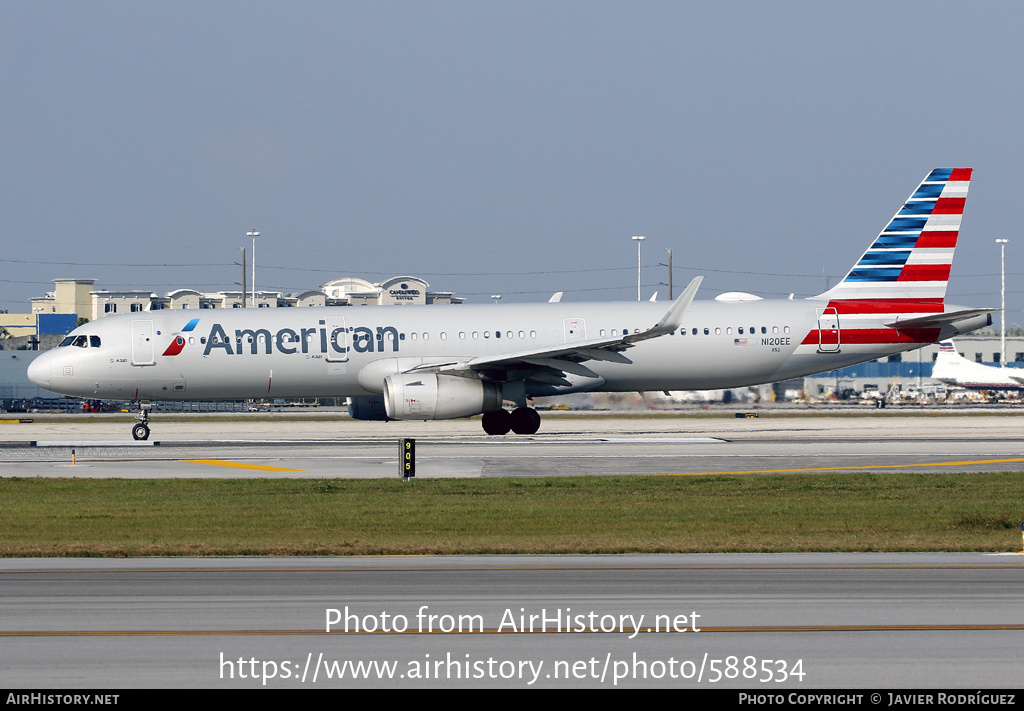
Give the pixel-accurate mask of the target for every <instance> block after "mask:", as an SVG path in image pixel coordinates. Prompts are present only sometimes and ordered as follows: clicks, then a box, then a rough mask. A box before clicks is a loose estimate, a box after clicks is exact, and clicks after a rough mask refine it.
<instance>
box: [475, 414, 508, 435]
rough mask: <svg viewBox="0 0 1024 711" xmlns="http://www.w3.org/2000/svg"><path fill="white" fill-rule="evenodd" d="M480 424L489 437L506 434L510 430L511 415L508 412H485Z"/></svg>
mask: <svg viewBox="0 0 1024 711" xmlns="http://www.w3.org/2000/svg"><path fill="white" fill-rule="evenodd" d="M481 424H482V425H483V426H484V432H486V433H487V434H489V435H503V434H508V431H509V430H510V429H512V413H510V412H509V411H508V410H492V411H491V412H485V413H484V416H483V418H482V419H481Z"/></svg>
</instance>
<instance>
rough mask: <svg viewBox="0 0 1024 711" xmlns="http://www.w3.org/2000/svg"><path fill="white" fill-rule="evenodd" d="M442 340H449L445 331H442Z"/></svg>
mask: <svg viewBox="0 0 1024 711" xmlns="http://www.w3.org/2000/svg"><path fill="white" fill-rule="evenodd" d="M441 340H442V341H446V340H448V334H447V333H445V332H444V331H441Z"/></svg>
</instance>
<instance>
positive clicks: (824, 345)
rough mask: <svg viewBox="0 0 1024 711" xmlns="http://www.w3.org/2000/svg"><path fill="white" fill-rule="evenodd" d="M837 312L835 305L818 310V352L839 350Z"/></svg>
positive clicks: (836, 351)
mask: <svg viewBox="0 0 1024 711" xmlns="http://www.w3.org/2000/svg"><path fill="white" fill-rule="evenodd" d="M839 340H840V339H839V312H838V311H836V307H835V306H826V307H825V308H823V309H820V310H819V311H818V352H819V353H838V352H839Z"/></svg>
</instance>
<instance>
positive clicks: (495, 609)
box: [0, 554, 1024, 693]
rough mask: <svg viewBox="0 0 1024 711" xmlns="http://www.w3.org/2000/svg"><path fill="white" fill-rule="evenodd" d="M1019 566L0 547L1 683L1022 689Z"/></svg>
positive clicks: (899, 557) (924, 557)
mask: <svg viewBox="0 0 1024 711" xmlns="http://www.w3.org/2000/svg"><path fill="white" fill-rule="evenodd" d="M1022 567H1024V560H1022V558H1021V556H1017V555H982V554H955V555H954V554H896V555H893V554H845V555H825V554H801V555H796V554H781V555H667V556H636V555H627V556H564V557H554V556H549V557H537V556H523V557H498V556H495V557H491V556H481V557H459V558H450V557H436V558H419V557H417V558H353V559H343V558H341V559H339V558H330V559H325V558H312V559H220V560H209V559H199V560H182V559H170V560H157V559H147V560H47V559H40V560H31V559H26V560H2V561H0V608H2V610H3V613H2V622H0V639H2V642H0V644H2V645H3V648H4V660H5V661H4V664H3V665H0V685H4V686H7V687H23V688H24V687H32V688H36V687H50V688H52V687H64V688H68V687H112V688H130V687H175V688H181V687H185V688H205V687H236V688H257V687H261V686H266V687H268V688H299V687H306V688H316V687H345V688H351V687H359V686H366V687H378V688H383V687H387V688H407V687H417V686H419V687H467V686H469V687H474V686H476V687H507V688H528V687H534V688H538V687H539V688H555V687H558V688H565V687H578V688H595V687H596V688H612V687H620V688H622V687H625V688H637V687H652V686H664V687H687V688H725V687H729V688H746V689H752V690H756V691H759V692H766V693H783V692H785V693H789V692H790V691H794V690H795V691H799V690H801V689H822V688H861V689H864V688H883V689H884V688H911V687H917V688H930V689H955V688H960V689H963V688H967V687H970V688H972V689H974V690H977V689H991V688H997V687H998V688H1014V687H1020V686H1021V684H1022V682H1024V672H1022V671H1021V667H1020V661H1019V658H1018V654H1019V647H1020V641H1021V639H1022V633H1024V632H1022V631H1024V585H1022V583H1024V569H1022ZM531 618H532V619H531ZM328 621H332V622H333V625H332V627H331V630H332V631H331V632H330V633H328V632H327V631H326V629H327V625H328ZM346 625H347V626H348V631H347V632H346ZM531 628H532V629H531ZM666 628H667V629H666ZM356 630H358V632H357V631H356ZM385 630H388V631H385Z"/></svg>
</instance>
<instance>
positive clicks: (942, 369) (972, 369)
mask: <svg viewBox="0 0 1024 711" xmlns="http://www.w3.org/2000/svg"><path fill="white" fill-rule="evenodd" d="M932 378H934V379H935V380H938V381H940V382H943V383H945V384H946V385H955V386H957V387H960V388H968V389H970V390H1024V369H1020V368H996V367H993V366H991V365H985V364H984V363H975V362H974V361H972V360H967V359H966V358H964V357H963V356H962V355H960V354H959V353H957V352H956V346H954V345H953V341H943V342H942V343H940V344H939V355H938V356H937V357H936V358H935V363H934V364H933V365H932Z"/></svg>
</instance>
